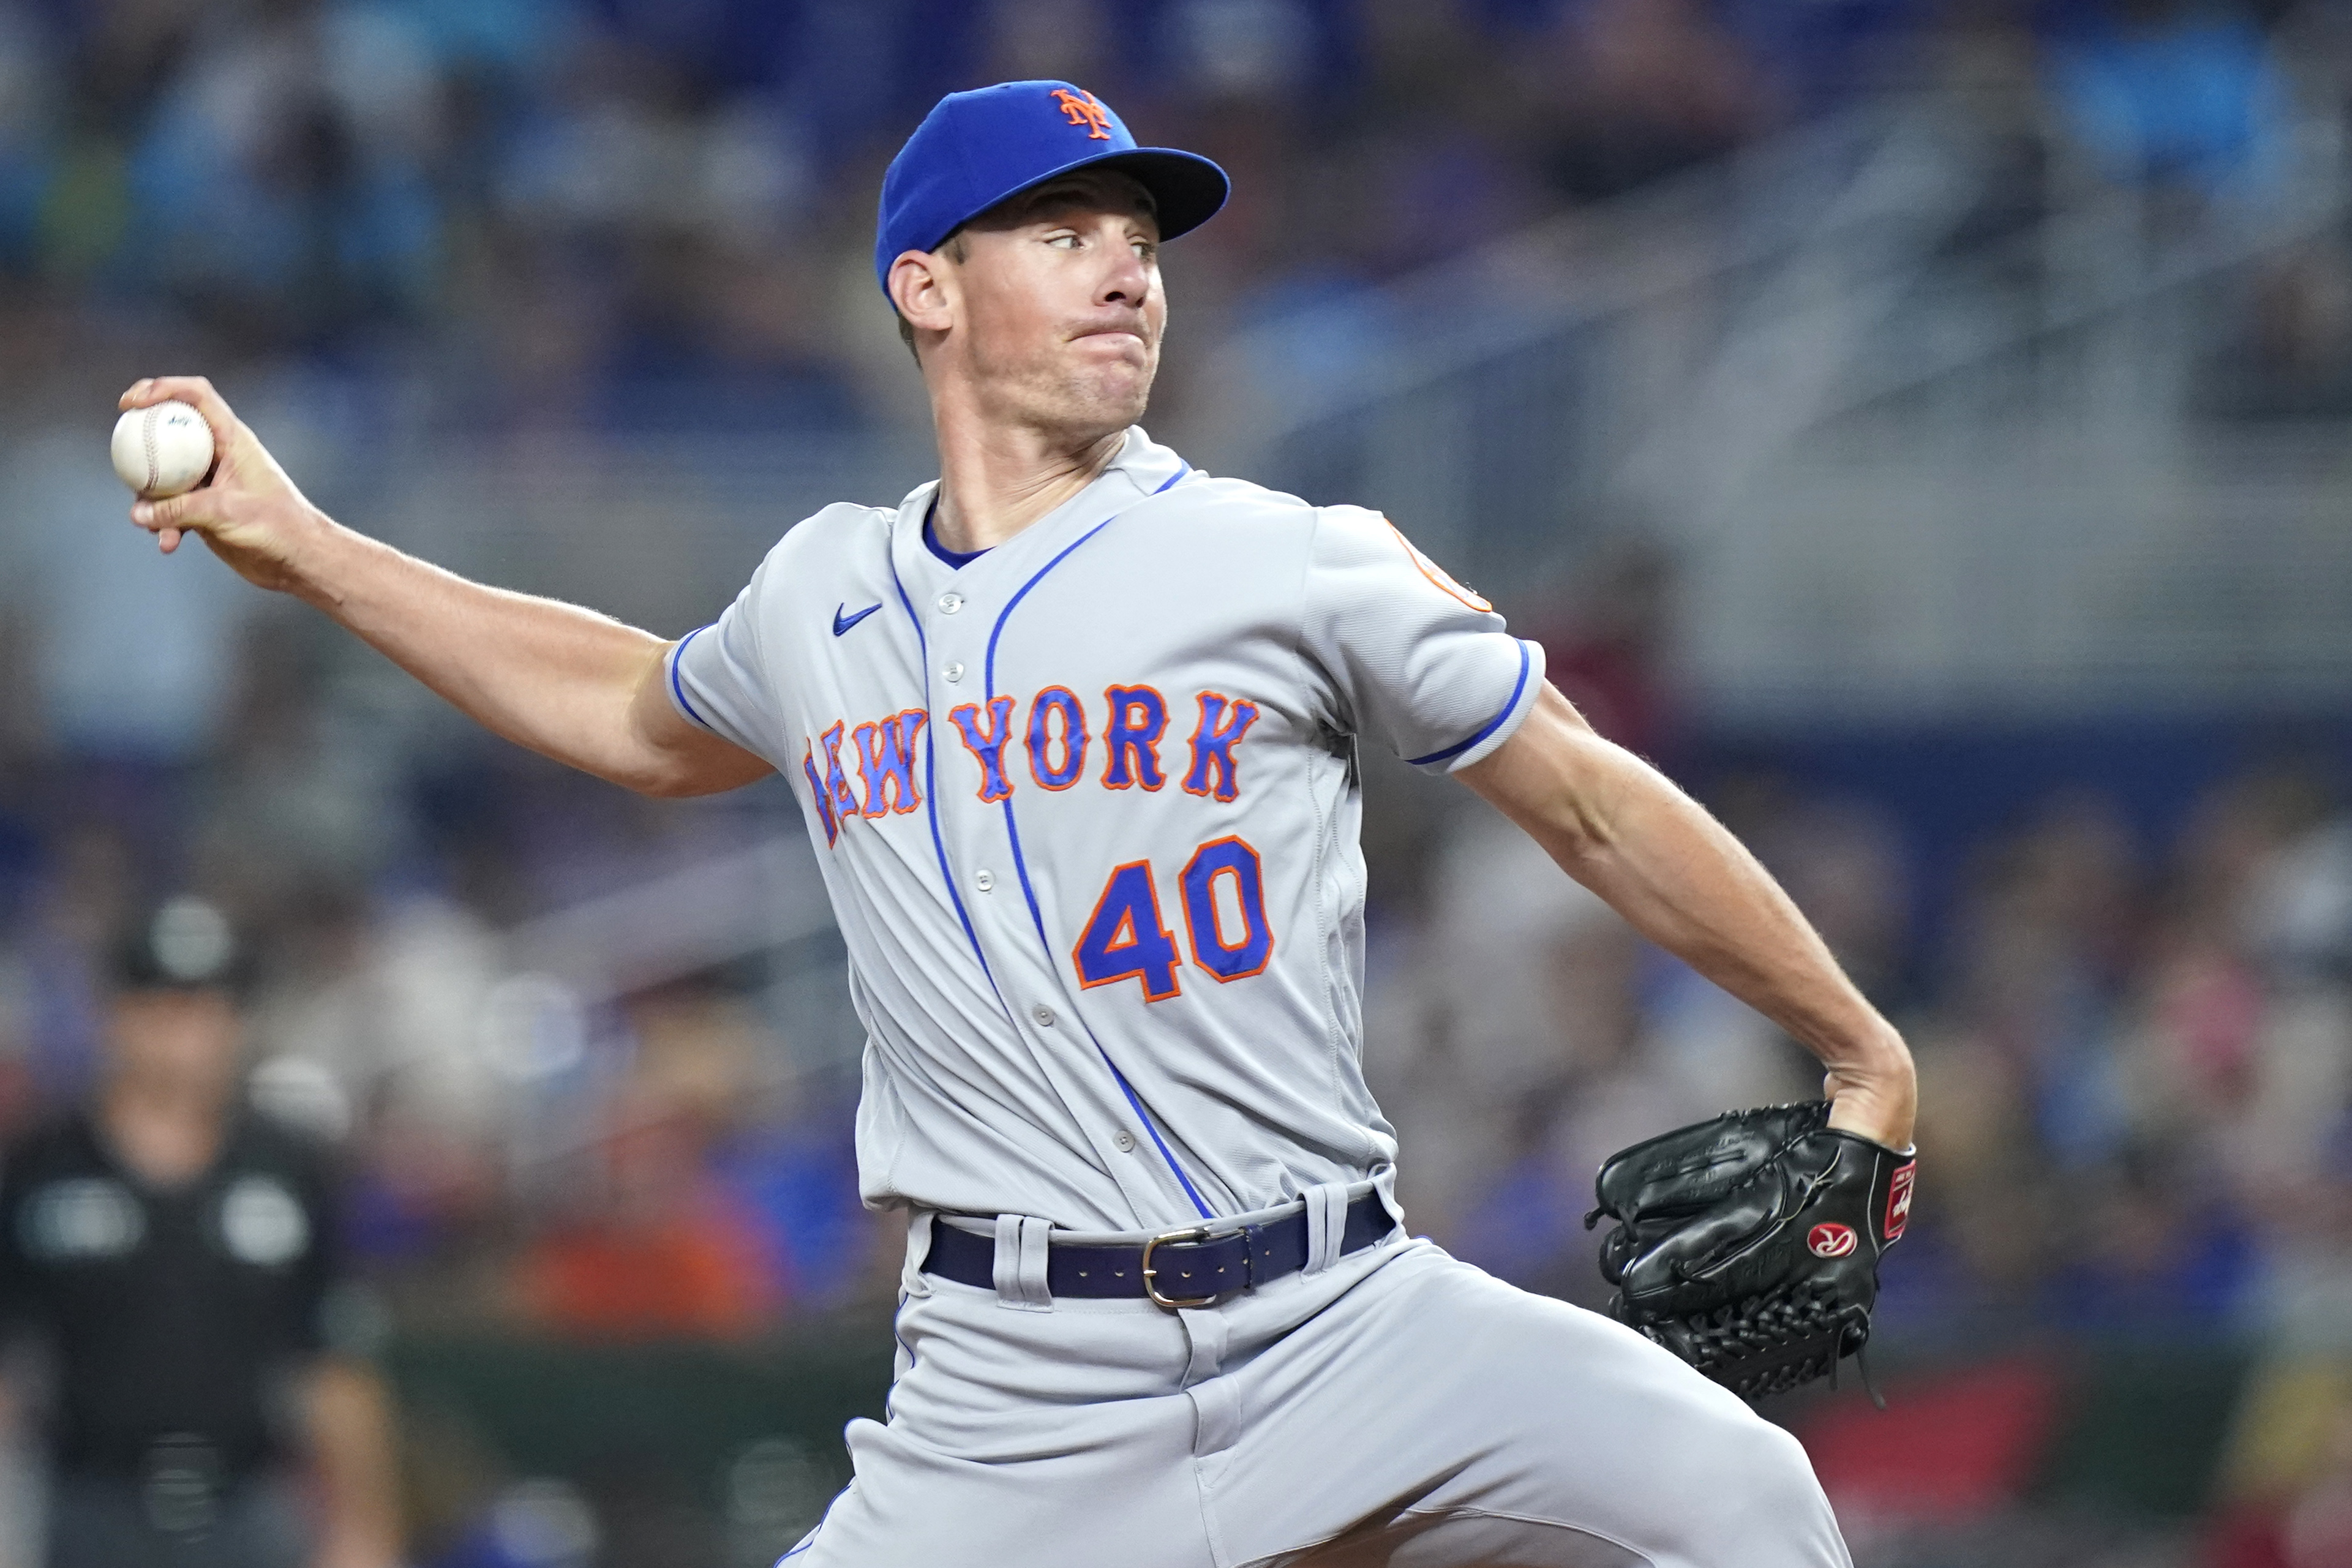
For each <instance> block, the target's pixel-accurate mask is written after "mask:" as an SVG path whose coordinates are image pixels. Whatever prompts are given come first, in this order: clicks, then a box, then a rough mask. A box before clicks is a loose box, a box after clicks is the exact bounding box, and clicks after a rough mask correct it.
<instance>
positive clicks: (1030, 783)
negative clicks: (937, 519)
mask: <svg viewBox="0 0 2352 1568" xmlns="http://www.w3.org/2000/svg"><path fill="white" fill-rule="evenodd" d="M935 489H936V486H929V485H926V486H923V487H922V488H920V489H919V490H917V491H915V492H914V494H912V495H910V496H908V497H907V499H906V501H905V502H904V503H903V504H902V505H901V506H899V507H898V509H897V510H896V511H884V510H879V509H877V508H873V507H827V508H826V509H825V510H824V511H823V512H820V513H818V514H817V515H816V516H815V517H812V518H810V519H809V520H808V521H807V522H805V523H803V524H802V525H801V526H800V527H798V528H794V529H793V531H792V532H791V533H790V534H788V535H786V536H785V538H784V539H783V540H782V543H780V544H778V545H777V546H776V548H775V549H774V550H773V551H772V552H771V553H770V555H769V557H768V559H767V560H766V562H765V563H763V564H762V565H761V568H760V570H759V571H758V572H757V573H756V574H755V575H754V576H753V578H752V580H751V586H750V587H748V588H747V589H745V590H744V591H743V594H742V596H741V597H740V599H738V600H737V601H736V602H735V604H734V605H733V606H732V607H731V608H730V610H729V611H728V612H726V614H725V615H723V616H722V617H720V619H719V621H718V622H716V623H715V624H714V625H712V626H709V627H707V628H705V629H704V630H703V631H701V632H697V633H696V634H695V635H693V636H691V637H689V638H688V639H687V640H686V641H685V642H684V643H681V644H680V645H679V647H678V650H677V653H676V654H675V655H674V656H673V657H672V660H671V663H670V669H669V674H670V682H671V686H670V689H671V694H672V695H673V696H674V697H675V699H676V700H677V705H678V707H679V708H680V710H681V711H683V712H684V713H686V714H687V715H688V716H689V717H690V718H692V719H693V720H695V721H696V722H698V723H700V724H703V725H707V726H709V727H710V728H711V729H713V730H715V731H717V732H718V733H719V734H720V735H723V736H725V737H728V738H729V739H730V740H733V741H734V742H736V743H737V744H738V745H740V746H742V747H746V748H748V749H750V750H751V751H754V752H757V753H758V754H760V755H761V756H762V757H764V758H767V759H768V760H769V761H771V762H772V763H773V764H775V766H776V767H777V768H779V769H781V770H782V772H783V773H784V775H785V777H786V778H788V779H791V780H792V783H793V789H795V790H796V791H798V793H799V795H800V799H801V802H802V805H803V809H804V810H805V811H806V814H807V816H808V820H809V823H810V832H811V834H812V835H813V836H814V839H815V841H816V845H817V852H818V857H819V859H820V860H821V862H823V864H824V876H825V882H826V888H827V891H828V892H829V893H830V894H831V895H832V898H833V903H834V907H835V911H836V912H837V914H838V915H839V916H840V922H841V927H842V931H843V934H844V936H845V938H846V940H847V942H848V946H849V954H850V977H851V983H852V986H853V988H854V989H855V992H856V998H857V1005H858V1009H859V1011H860V1014H861V1016H862V1017H863V1018H864V1019H865V1022H866V1030H867V1043H866V1085H865V1097H864V1100H863V1102H862V1103H861V1107H860V1112H859V1124H858V1159H859V1165H860V1167H861V1172H862V1176H863V1181H864V1186H865V1190H866V1197H867V1198H868V1199H869V1200H871V1201H874V1202H877V1203H882V1204H897V1205H901V1206H904V1207H907V1208H908V1210H909V1211H910V1212H909V1219H908V1238H907V1257H906V1265H905V1269H904V1271H903V1273H902V1275H901V1288H902V1291H903V1296H902V1300H901V1303H900V1308H899V1312H898V1325H897V1332H898V1347H899V1355H898V1377H897V1380H896V1382H895V1383H894V1385H893V1387H892V1391H891V1396H890V1411H889V1420H888V1422H887V1424H884V1423H878V1422H873V1421H855V1422H852V1423H851V1424H850V1426H849V1428H848V1431H847V1433H846V1434H845V1436H846V1438H847V1441H848V1444H849V1448H850V1452H851V1455H852V1457H853V1458H854V1460H855V1464H856V1479H855V1480H853V1481H852V1482H851V1484H850V1486H849V1488H848V1490H845V1491H844V1492H843V1493H842V1494H841V1496H840V1497H838V1498H837V1499H835V1502H834V1504H833V1507H832V1509H831V1510H830V1511H829V1512H828V1513H827V1514H826V1516H825V1520H824V1522H823V1523H822V1524H821V1525H820V1526H819V1527H818V1528H817V1529H816V1530H815V1531H812V1532H811V1534H810V1535H809V1536H808V1537H807V1538H806V1539H804V1540H803V1542H801V1544H800V1545H798V1546H796V1547H794V1548H793V1550H792V1551H791V1552H787V1553H785V1557H784V1561H785V1563H788V1564H793V1565H795V1568H835V1565H836V1564H837V1565H840V1568H851V1565H857V1568H866V1565H871V1564H877V1563H894V1564H895V1563H924V1564H927V1565H937V1568H964V1565H970V1568H982V1565H989V1568H993V1565H995V1564H999V1563H1014V1562H1018V1563H1030V1564H1034V1565H1036V1568H1095V1565H1097V1564H1099V1563H1104V1562H1107V1561H1117V1562H1119V1563H1134V1564H1136V1565H1137V1568H1244V1565H1247V1568H1274V1565H1276V1564H1284V1565H1288V1564H1299V1565H1301V1568H1303V1565H1304V1564H1305V1563H1308V1562H1313V1563H1332V1564H1334V1565H1335V1568H1336V1564H1338V1563H1343V1562H1344V1563H1374V1562H1379V1563H1405V1562H1408V1561H1410V1562H1413V1563H1426V1564H1429V1565H1431V1568H1437V1565H1440V1564H1451V1563H1464V1564H1467V1563H1524V1564H1527V1565H1528V1568H1553V1565H1556V1568H1640V1565H1643V1564H1649V1565H1654V1568H1716V1565H1717V1564H1720V1563H1729V1562H1735V1561H1737V1562H1740V1563H1752V1564H1755V1565H1756V1568H1844V1565H1845V1563H1846V1558H1845V1553H1844V1551H1843V1547H1842V1545H1841V1544H1840V1543H1839V1542H1838V1538H1837V1527H1836V1523H1835V1521H1834V1520H1833V1519H1832V1516H1831V1513H1830V1511H1829V1506H1828V1503H1827V1501H1826V1500H1824V1499H1823V1498H1822V1492H1821V1488H1820V1487H1819V1486H1818V1485H1817V1484H1816V1483H1815V1482H1814V1480H1813V1478H1812V1475H1811V1470H1810V1469H1809V1468H1808V1467H1807V1465H1806V1463H1805V1459H1804V1455H1803V1453H1802V1451H1801V1449H1799V1448H1798V1447H1797V1445H1796V1444H1795V1442H1794V1441H1793V1440H1792V1439H1790V1437H1788V1435H1787V1434H1785V1433H1783V1432H1780V1431H1778V1430H1776V1429H1775V1428H1773V1427H1769V1426H1768V1425H1767V1424H1765V1423H1764V1422H1763V1421H1762V1420H1760V1419H1759V1418H1758V1417H1757V1416H1755V1415H1754V1414H1753V1413H1752V1412H1750V1411H1749V1410H1748V1408H1747V1407H1746V1406H1743V1405H1741V1404H1740V1402H1739V1401H1738V1399H1736V1398H1735V1397H1733V1396H1731V1395H1730V1394H1729V1393H1727V1392H1726V1391H1725V1390H1723V1389H1721V1388H1718V1387H1717V1386H1715V1385H1713V1384H1710V1383H1708V1382H1706V1379H1704V1378H1702V1377H1700V1376H1699V1375H1698V1374H1697V1373H1696V1372H1694V1371H1693V1370H1692V1369H1691V1368H1690V1367H1688V1366H1686V1365H1685V1364H1683V1363H1682V1362H1680V1361H1677V1360H1676V1359H1675V1357H1674V1356H1673V1355H1671V1354H1668V1353H1667V1352H1665V1351H1664V1350H1662V1349H1660V1348H1659V1347H1658V1346H1656V1345H1654V1344H1652V1343H1649V1342H1647V1341H1646V1340H1643V1338H1642V1337H1641V1336H1639V1335H1638V1334H1635V1333H1633V1331H1631V1330H1629V1329H1626V1328H1624V1327H1622V1326H1621V1325H1619V1324H1617V1323H1613V1322H1609V1321H1608V1320H1606V1319H1604V1318H1601V1317H1600V1316H1598V1315H1596V1314H1594V1313H1591V1312H1583V1311H1581V1310H1580V1309H1578V1308H1575V1307H1570V1306H1568V1305H1566V1304H1564V1303H1561V1302H1559V1301H1544V1300H1542V1299H1540V1298H1538V1297H1533V1296H1528V1295H1526V1294H1524V1293H1523V1292H1521V1291H1516V1290H1514V1289H1512V1288H1511V1287H1510V1286H1508V1285H1506V1284H1503V1283H1502V1282H1501V1281H1496V1280H1493V1279H1490V1278H1488V1277H1487V1276H1486V1275H1485V1274H1482V1273H1480V1272H1479V1271H1478V1270H1475V1269H1473V1268H1471V1267H1469V1266H1468V1265H1467V1264H1464V1263H1461V1262H1458V1261H1456V1260H1454V1259H1451V1258H1448V1257H1446V1256H1445V1255H1444V1252H1442V1251H1440V1250H1439V1249H1437V1248H1436V1247H1434V1246H1433V1245H1432V1244H1431V1243H1429V1242H1427V1241H1415V1240H1408V1239H1405V1238H1404V1236H1403V1234H1402V1231H1401V1230H1391V1232H1390V1233H1389V1234H1388V1235H1387V1236H1386V1237H1384V1238H1383V1239H1381V1240H1379V1241H1377V1242H1374V1243H1373V1244H1371V1245H1369V1246H1363V1247H1360V1248H1359V1249H1356V1250H1354V1251H1353V1252H1343V1248H1342V1232H1343V1228H1344V1226H1343V1223H1342V1221H1343V1218H1344V1216H1345V1214H1346V1212H1347V1208H1348V1205H1349V1201H1350V1200H1352V1199H1354V1198H1356V1197H1360V1196H1362V1195H1363V1194H1365V1193H1367V1192H1370V1191H1372V1190H1375V1189H1381V1190H1382V1191H1383V1193H1384V1195H1385V1188H1386V1186H1387V1184H1388V1182H1389V1180H1390V1179H1391V1173H1392V1171H1393V1168H1394V1167H1393V1166H1392V1164H1391V1162H1392V1160H1393V1158H1394V1156H1395V1154H1396V1142H1395V1138H1394V1136H1393V1134H1391V1130H1390V1127H1389V1124H1388V1123H1387V1122H1386V1121H1384V1120H1383V1119H1382V1118H1381V1113H1380V1110H1379V1108H1378V1107H1377V1106H1375V1105H1374V1104H1373V1103H1372V1099H1371V1096H1370V1093H1369V1092H1367V1091H1366V1089H1365V1087H1364V1081H1363V1077H1362V1075H1361V1073H1360V1071H1359V1070H1358V1062H1357V1046H1358V1040H1359V1037H1360V1016H1359V1009H1358V998H1359V996H1360V988H1361V980H1362V966H1363V899H1364V868H1363V860H1362V857H1361V855H1360V852H1359V851H1358V848H1357V842H1356V834H1357V788H1356V772H1355V758H1356V745H1357V742H1358V740H1359V739H1360V738H1370V740H1372V741H1374V742H1375V743H1377V744H1380V745H1383V746H1387V747H1391V749H1393V750H1395V751H1396V752H1397V753H1398V754H1399V755H1401V756H1402V757H1404V758H1407V759H1409V760H1411V761H1412V762H1413V763H1415V764H1417V765H1419V766H1421V767H1423V768H1458V767H1461V766H1463V765H1465V764H1466V763H1469V762H1473V761H1475V760H1476V759H1477V758H1481V757H1484V756H1486V755H1488V754H1489V753H1490V752H1492V751H1493V750H1494V748H1495V747H1497V746H1500V745H1501V744H1503V742H1504V741H1505V740H1506V739H1507V738H1508V737H1509V736H1510V735H1511V734H1512V732H1513V731H1514V730H1515V729H1516V728H1517V726H1518V724H1519V723H1520V721H1521V720H1522V719H1523V718H1524V717H1525V716H1526V715H1527V712H1528V706H1529V705H1530V704H1531V703H1532V702H1533V701H1534V700H1535V695H1536V694H1537V692H1538V691H1539V690H1540V689H1541V687H1542V684H1543V667H1542V655H1541V653H1540V651H1539V650H1538V649H1537V648H1536V647H1535V646H1534V645H1533V644H1531V643H1520V642H1517V641H1515V640H1513V639H1512V638H1511V637H1510V636H1509V635H1508V634H1507V632H1505V631H1504V628H1503V622H1502V620H1501V618H1500V617H1498V616H1497V615H1496V614H1495V613H1494V612H1493V611H1492V609H1491V608H1490V607H1488V606H1487V604H1486V601H1483V600H1481V599H1479V598H1477V597H1476V596H1475V594H1472V593H1470V592H1469V591H1466V590H1465V589H1463V588H1462V587H1461V586H1460V585H1458V584H1456V583H1454V581H1452V580H1450V579H1448V578H1447V577H1446V576H1445V574H1444V573H1443V572H1442V571H1439V570H1437V569H1436V568H1435V567H1434V566H1433V565H1431V564H1430V563H1429V561H1428V560H1427V559H1424V558H1423V557H1422V556H1421V555H1420V554H1419V553H1418V552H1416V551H1415V550H1414V549H1412V546H1411V545H1409V544H1407V543H1406V542H1405V541H1404V539H1403V538H1402V536H1401V535H1399V534H1398V533H1397V531H1396V530H1395V529H1394V528H1391V527H1390V526H1389V525H1388V523H1387V522H1386V521H1385V520H1384V519H1382V518H1381V517H1379V516H1378V515H1377V514H1375V513H1371V512H1366V511H1362V510H1360V509H1357V508H1355V507H1310V506H1307V504H1306V503H1305V502H1302V501H1299V500H1296V499H1294V498H1292V497H1288V496H1281V495H1276V494H1274V493H1272V492H1269V491H1266V490H1263V489H1260V488H1258V487H1257V486H1254V485H1246V484H1242V483H1239V482H1237V481H1234V480H1230V479H1213V478H1210V477H1208V476H1204V475H1201V474H1196V473H1193V472H1192V470H1190V469H1189V468H1187V467H1186V466H1185V465H1184V463H1183V462H1182V460H1181V459H1180V458H1179V457H1177V455H1175V454H1174V453H1172V452H1170V451H1169V450H1167V449H1166V448H1165V447H1161V446H1156V445H1153V444H1151V442H1150V440H1149V439H1148V438H1147V437H1146V436H1145V435H1144V434H1143V433H1142V432H1141V431H1139V430H1137V431H1131V432H1129V435H1128V439H1127V443H1126V444H1125V446H1124V448H1123V449H1122V450H1121V452H1120V453H1119V455H1118V460H1117V461H1116V462H1115V463H1113V465H1111V467H1110V468H1109V469H1108V471H1107V472H1106V473H1104V474H1103V475H1102V476H1101V477H1100V478H1098V479H1097V480H1096V481H1095V482H1094V483H1093V484H1092V485H1090V486H1087V489H1086V490H1085V491H1083V492H1082V493H1081V494H1079V495H1078V496H1077V497H1075V498H1073V499H1072V500H1071V501H1070V502H1068V503H1067V504H1066V505H1065V506H1064V507H1061V508H1059V509H1058V510H1056V511H1055V512H1054V513H1053V514H1052V515H1051V516H1049V517H1045V518H1044V519H1043V520H1042V521H1040V522H1038V523H1037V524H1035V525H1034V526H1033V527H1032V528H1028V529H1026V530H1024V532H1022V533H1021V534H1019V535H1017V536H1015V537H1014V538H1012V539H1011V540H1009V541H1007V542H1006V543H1004V544H1003V545H1000V546H998V547H997V548H996V549H993V550H991V551H989V552H987V553H986V554H984V555H982V556H978V557H975V558H968V559H962V560H961V562H959V561H956V560H951V559H946V558H945V557H944V556H943V555H942V554H941V553H940V551H939V550H937V549H935V548H934V546H933V545H932V544H931V543H929V542H928V541H927V540H926V538H925V533H924V521H925V517H926V516H927V514H928V513H929V508H930V504H931V498H932V496H933V493H934V491H935ZM1302 1209H1303V1211H1304V1213H1305V1215H1306V1218H1307V1255H1308V1256H1307V1266H1306V1268H1305V1269H1304V1270H1301V1271H1300V1272H1298V1273H1297V1274H1295V1275H1291V1276H1289V1277H1286V1278H1282V1279H1277V1280H1274V1281H1270V1282H1267V1283H1265V1284H1262V1285H1260V1286H1259V1287H1258V1288H1256V1289H1255V1290H1251V1291H1242V1292H1240V1293H1238V1294H1235V1295H1233V1296H1230V1297H1226V1298H1222V1299H1220V1300H1219V1301H1217V1302H1216V1303H1215V1304H1214V1305H1209V1306H1192V1307H1185V1308H1183V1309H1181V1310H1179V1311H1174V1312H1170V1311H1163V1310H1162V1308H1160V1306H1157V1305H1153V1304H1152V1303H1150V1302H1148V1301H1143V1300H1141V1299H1139V1298H1129V1299H1111V1300H1088V1299H1076V1300H1069V1301H1064V1300H1061V1299H1058V1298H1056V1297H1055V1295H1054V1294H1053V1292H1052V1291H1051V1290H1050V1289H1049V1288H1048V1258H1049V1255H1050V1247H1049V1245H1048V1241H1049V1239H1051V1240H1053V1241H1076V1242H1080V1243H1087V1242H1094V1241H1102V1240H1110V1239H1123V1240H1126V1241H1128V1242H1130V1243H1131V1242H1133V1241H1135V1240H1138V1239H1141V1237H1142V1236H1143V1235H1145V1234H1147V1233H1150V1232H1153V1231H1159V1230H1162V1229H1168V1228H1175V1227H1179V1226H1183V1225H1188V1224H1192V1223H1195V1222H1197V1221H1199V1220H1200V1219H1201V1218H1203V1217H1208V1216H1214V1217H1215V1218H1216V1221H1217V1228H1233V1227H1238V1226H1242V1225H1260V1224H1265V1223H1269V1222H1271V1221H1273V1220H1274V1219H1275V1218H1276V1217H1277V1215H1279V1214H1286V1213H1295V1212H1298V1211H1300V1210H1302ZM968 1217H979V1218H968ZM940 1226H951V1227H954V1228H958V1229H961V1230H964V1231H967V1232H968V1233H973V1234H981V1235H986V1234H989V1233H991V1232H993V1235H994V1242H995V1245H994V1251H993V1254H992V1256H993V1259H994V1265H995V1268H994V1288H993V1289H987V1288H982V1287H980V1286H977V1285H974V1284H966V1283H961V1282H958V1281H955V1280H952V1279H943V1278H940V1277H937V1276H935V1275H933V1274H932V1273H930V1272H929V1271H928V1270H926V1269H925V1267H924V1262H925V1260H926V1257H927V1256H928V1254H929V1251H930V1249H931V1244H932V1237H933V1233H934V1230H935V1228H937V1227H940ZM1072 1233H1076V1234H1072ZM1005 1309H1011V1310H1009V1311H1008V1310H1005Z"/></svg>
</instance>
